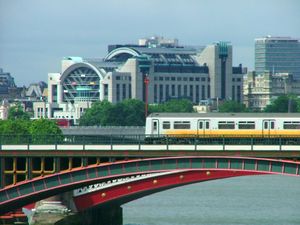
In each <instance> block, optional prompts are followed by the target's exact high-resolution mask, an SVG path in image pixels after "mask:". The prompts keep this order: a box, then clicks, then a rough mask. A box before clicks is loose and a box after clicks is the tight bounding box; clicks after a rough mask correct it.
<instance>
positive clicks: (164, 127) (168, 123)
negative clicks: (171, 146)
mask: <svg viewBox="0 0 300 225" xmlns="http://www.w3.org/2000/svg"><path fill="white" fill-rule="evenodd" d="M170 128H171V124H170V122H169V121H164V122H163V129H165V130H167V129H170Z"/></svg>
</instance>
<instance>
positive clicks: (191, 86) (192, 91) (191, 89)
mask: <svg viewBox="0 0 300 225" xmlns="http://www.w3.org/2000/svg"><path fill="white" fill-rule="evenodd" d="M190 98H191V100H192V102H194V86H193V85H190Z"/></svg>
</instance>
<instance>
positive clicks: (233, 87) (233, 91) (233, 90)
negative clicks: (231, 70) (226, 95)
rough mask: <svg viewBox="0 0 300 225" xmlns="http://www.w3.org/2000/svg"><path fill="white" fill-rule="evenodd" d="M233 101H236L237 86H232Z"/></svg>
mask: <svg viewBox="0 0 300 225" xmlns="http://www.w3.org/2000/svg"><path fill="white" fill-rule="evenodd" d="M232 100H233V101H234V100H235V86H232Z"/></svg>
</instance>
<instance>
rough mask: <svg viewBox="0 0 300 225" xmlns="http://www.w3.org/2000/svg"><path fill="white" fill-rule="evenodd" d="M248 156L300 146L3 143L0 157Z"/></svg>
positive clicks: (298, 153) (299, 151)
mask: <svg viewBox="0 0 300 225" xmlns="http://www.w3.org/2000/svg"><path fill="white" fill-rule="evenodd" d="M178 155H187V156H192V155H195V156H214V155H220V156H237V155H240V156H250V157H275V158H277V157H280V158H286V157H288V158H290V157H291V158H299V157H300V145H162V144H160V145H153V144H148V145H147V144H136V145H134V144H130V145H126V144H122V145H82V144H79V145H60V144H57V145H2V146H1V150H0V157H44V156H47V157H52V156H53V157H60V156H61V157H62V156H74V157H82V156H85V157H95V156H98V157H100V156H106V157H123V156H132V157H156V156H157V157H162V156H178Z"/></svg>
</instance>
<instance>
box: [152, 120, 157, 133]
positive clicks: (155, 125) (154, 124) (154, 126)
mask: <svg viewBox="0 0 300 225" xmlns="http://www.w3.org/2000/svg"><path fill="white" fill-rule="evenodd" d="M153 130H155V131H156V130H157V121H154V122H153Z"/></svg>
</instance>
